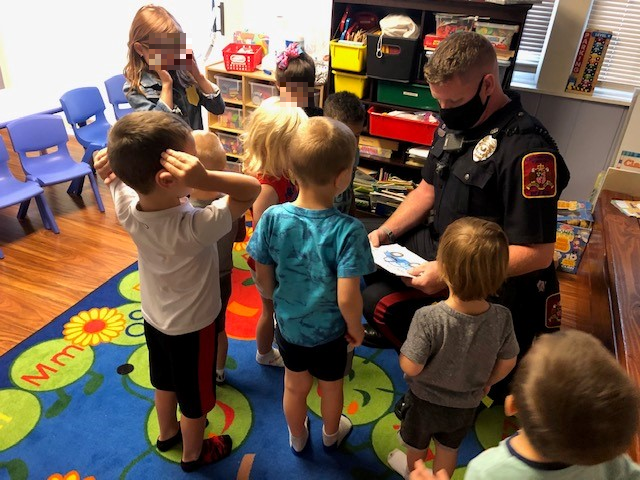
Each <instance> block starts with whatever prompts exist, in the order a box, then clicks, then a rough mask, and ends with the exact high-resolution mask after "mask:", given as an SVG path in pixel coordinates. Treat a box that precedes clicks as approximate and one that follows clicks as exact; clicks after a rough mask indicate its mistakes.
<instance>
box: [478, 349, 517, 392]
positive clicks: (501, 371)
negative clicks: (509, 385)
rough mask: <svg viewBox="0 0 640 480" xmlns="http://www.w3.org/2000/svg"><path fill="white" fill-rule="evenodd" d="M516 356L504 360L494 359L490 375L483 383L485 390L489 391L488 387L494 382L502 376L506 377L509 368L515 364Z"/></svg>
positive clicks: (511, 368)
mask: <svg viewBox="0 0 640 480" xmlns="http://www.w3.org/2000/svg"><path fill="white" fill-rule="evenodd" d="M516 360H517V357H513V358H509V359H506V360H503V359H500V358H499V359H498V360H496V364H495V365H494V366H493V370H492V371H491V375H489V379H488V380H487V383H486V384H485V392H487V393H488V392H489V389H490V388H491V386H492V385H494V384H495V383H498V382H499V381H500V380H502V379H503V378H504V377H506V376H507V375H508V374H509V372H510V371H511V370H513V368H514V367H515V366H516Z"/></svg>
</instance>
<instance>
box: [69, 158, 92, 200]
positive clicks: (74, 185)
mask: <svg viewBox="0 0 640 480" xmlns="http://www.w3.org/2000/svg"><path fill="white" fill-rule="evenodd" d="M96 150H98V148H97V147H92V146H90V147H88V148H87V149H86V150H85V151H84V155H82V161H83V162H84V163H86V164H87V165H89V166H90V167H91V171H92V172H93V173H95V170H94V168H93V153H94V152H95V151H96ZM83 185H84V177H79V178H76V179H73V180H71V185H69V188H68V189H67V193H68V194H69V195H78V196H79V195H81V194H82V187H83Z"/></svg>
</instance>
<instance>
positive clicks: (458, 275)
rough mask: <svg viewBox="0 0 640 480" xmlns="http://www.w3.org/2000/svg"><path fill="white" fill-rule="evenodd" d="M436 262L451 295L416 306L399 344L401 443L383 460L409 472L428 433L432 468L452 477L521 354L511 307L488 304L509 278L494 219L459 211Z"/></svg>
mask: <svg viewBox="0 0 640 480" xmlns="http://www.w3.org/2000/svg"><path fill="white" fill-rule="evenodd" d="M436 261H437V262H438V266H439V267H440V272H441V273H442V277H443V280H444V282H445V283H446V284H447V286H448V287H449V298H447V299H446V300H444V301H442V302H438V303H436V304H434V305H430V306H427V307H423V308H421V309H419V310H418V311H417V312H416V313H415V315H414V317H413V320H412V321H411V327H410V328H409V334H408V335H407V340H406V341H405V342H404V344H403V345H402V348H401V350H400V352H401V353H400V368H402V370H403V371H404V373H405V379H406V380H407V383H408V384H409V391H408V392H407V394H406V395H405V398H404V406H403V408H402V409H401V414H400V416H401V417H402V418H401V420H402V424H401V426H400V438H401V439H402V441H403V442H404V443H405V444H406V445H407V454H406V456H405V455H404V453H402V452H401V451H400V450H394V451H392V452H391V453H390V454H389V458H388V462H389V465H390V466H391V467H392V468H393V469H394V470H396V471H397V472H398V473H400V474H401V475H402V476H403V477H404V478H408V476H409V472H410V471H411V470H413V469H414V468H415V463H416V461H417V460H425V459H426V456H427V448H428V447H429V442H430V441H431V439H432V438H433V439H434V440H435V444H436V454H435V458H434V460H433V470H434V471H436V472H437V471H439V470H441V469H444V470H446V471H447V473H448V474H449V475H450V476H451V475H453V471H454V470H455V468H456V463H457V459H458V447H459V446H460V444H461V443H462V440H463V439H464V437H465V435H466V434H467V432H468V431H469V429H470V428H471V427H472V425H473V422H474V421H475V413H476V408H477V407H478V405H479V404H480V401H481V400H482V398H483V397H484V396H485V395H486V394H487V393H488V392H489V389H490V388H491V386H492V385H493V384H494V383H496V382H498V381H499V380H502V379H503V378H504V377H505V376H506V375H507V374H508V373H509V372H510V371H511V370H512V369H513V367H515V365H516V357H517V355H518V352H519V348H518V342H517V341H516V337H515V333H514V331H513V321H512V319H511V313H510V312H509V310H508V309H507V308H506V307H503V306H501V305H495V304H492V303H489V302H487V300H486V298H487V297H488V296H489V295H493V294H495V293H496V292H497V291H498V289H499V288H500V287H501V286H502V283H503V282H504V280H505V278H506V277H507V269H508V265H509V243H508V241H507V237H506V235H505V233H504V231H503V230H502V229H501V228H500V226H499V225H498V224H496V223H494V222H489V221H487V220H481V219H479V218H474V217H464V218H460V219H458V220H456V221H455V222H453V223H451V224H450V225H449V226H448V227H447V229H446V230H445V232H444V234H443V235H442V237H441V239H440V244H439V245H438V254H437V256H436Z"/></svg>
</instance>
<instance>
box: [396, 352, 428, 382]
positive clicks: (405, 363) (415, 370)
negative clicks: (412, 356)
mask: <svg viewBox="0 0 640 480" xmlns="http://www.w3.org/2000/svg"><path fill="white" fill-rule="evenodd" d="M400 368H401V369H402V371H403V372H404V373H406V374H407V375H409V376H410V377H415V376H416V375H418V374H419V373H420V372H421V371H422V370H423V369H424V365H420V364H418V363H416V362H414V361H413V360H409V359H408V358H407V357H406V356H405V355H404V354H402V353H401V354H400Z"/></svg>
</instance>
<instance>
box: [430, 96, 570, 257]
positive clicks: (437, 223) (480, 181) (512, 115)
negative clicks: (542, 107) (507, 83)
mask: <svg viewBox="0 0 640 480" xmlns="http://www.w3.org/2000/svg"><path fill="white" fill-rule="evenodd" d="M507 94H508V95H509V97H510V98H511V101H510V102H509V103H508V104H507V105H505V106H504V107H503V108H502V109H500V110H498V111H497V112H495V113H494V114H493V115H491V116H490V117H489V118H488V119H487V120H486V121H485V122H483V123H482V124H481V125H479V126H477V127H475V128H472V129H471V130H469V131H467V132H464V141H463V143H462V146H461V148H460V150H458V151H457V152H447V151H445V150H444V149H443V146H444V140H445V136H444V132H442V131H440V132H439V134H438V135H437V136H436V141H435V142H434V145H433V147H432V148H431V151H430V154H429V157H428V159H427V161H426V163H425V166H424V168H423V170H422V177H423V178H424V180H425V181H426V182H427V183H429V184H431V185H433V187H434V190H435V202H434V207H433V208H434V212H433V213H434V227H435V230H436V233H437V235H438V236H440V235H442V233H443V232H444V230H445V228H446V227H447V226H448V225H449V224H450V223H452V222H453V221H455V220H456V219H458V218H461V217H464V216H474V217H480V218H484V219H487V220H491V221H494V222H496V223H497V224H499V225H500V226H502V228H503V229H504V231H505V232H506V234H507V237H508V239H509V243H510V244H517V245H518V244H519V245H527V244H540V243H554V242H555V235H556V213H557V200H558V197H559V196H560V193H561V192H562V190H563V189H564V188H565V187H566V185H567V183H568V181H569V170H568V169H567V166H566V164H565V162H564V160H563V158H562V156H561V155H560V154H559V153H558V149H557V146H556V144H555V142H554V141H553V139H552V138H551V136H550V135H549V133H548V132H547V131H546V129H545V128H544V127H543V126H542V124H541V123H540V122H539V121H538V120H537V119H535V118H534V117H532V116H531V115H529V114H528V113H526V112H525V111H524V110H523V108H522V105H521V103H520V96H519V95H518V94H517V93H515V92H508V93H507ZM481 140H482V142H481ZM486 145H488V147H486Z"/></svg>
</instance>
